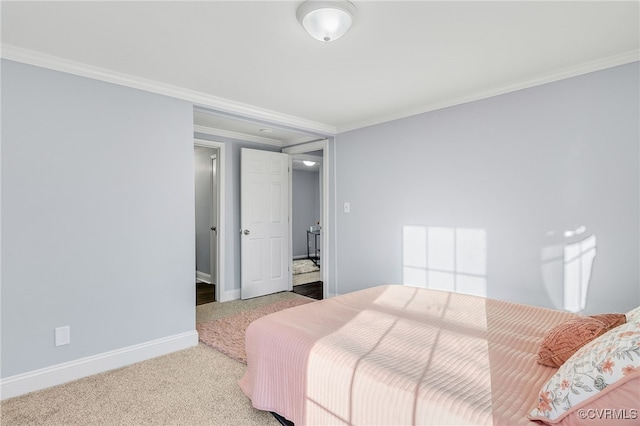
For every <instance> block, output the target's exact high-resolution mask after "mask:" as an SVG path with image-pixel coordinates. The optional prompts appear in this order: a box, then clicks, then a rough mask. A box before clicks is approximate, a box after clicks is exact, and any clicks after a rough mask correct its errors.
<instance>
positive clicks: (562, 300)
mask: <svg viewBox="0 0 640 426" xmlns="http://www.w3.org/2000/svg"><path fill="white" fill-rule="evenodd" d="M576 231H577V232H573V231H565V232H564V233H563V236H564V237H565V238H570V237H573V236H574V235H580V234H581V233H583V232H584V227H580V228H578V230H576ZM579 231H582V232H579ZM541 257H542V279H543V281H544V285H545V289H546V290H547V294H548V295H549V297H550V298H551V302H552V303H553V305H554V307H555V308H557V309H564V310H565V311H569V312H576V313H577V312H581V311H584V310H585V308H586V307H587V294H588V291H589V282H590V281H591V271H592V267H593V261H594V260H595V257H596V236H595V235H591V236H589V237H586V238H584V239H582V240H580V241H578V242H574V243H568V244H564V245H554V246H548V247H544V248H543V249H542V256H541Z"/></svg>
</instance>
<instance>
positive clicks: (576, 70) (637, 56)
mask: <svg viewBox="0 0 640 426" xmlns="http://www.w3.org/2000/svg"><path fill="white" fill-rule="evenodd" d="M639 60H640V50H632V51H629V52H625V53H622V54H620V55H614V56H609V57H607V58H602V59H597V60H595V61H589V62H585V63H582V64H580V65H576V66H572V67H567V68H564V69H561V70H556V71H553V72H550V73H547V74H543V75H540V76H538V77H535V78H532V79H528V80H523V81H520V82H518V83H514V84H507V85H501V86H498V87H495V88H493V89H491V90H487V91H483V92H477V93H473V94H471V95H468V96H462V97H459V98H454V99H448V100H445V101H444V102H437V103H433V104H430V105H426V106H423V107H420V108H417V109H413V110H408V111H400V112H397V113H393V114H390V115H384V116H381V117H377V118H375V119H372V120H364V121H359V122H353V123H350V124H348V125H347V126H343V127H339V128H338V129H337V133H343V132H348V131H351V130H356V129H361V128H363V127H368V126H373V125H376V124H381V123H386V122H388V121H393V120H399V119H401V118H406V117H411V116H414V115H418V114H424V113H426V112H431V111H436V110H439V109H443V108H448V107H452V106H455V105H461V104H465V103H468V102H473V101H478V100H481V99H486V98H490V97H493V96H498V95H504V94H505V93H510V92H515V91H517V90H522V89H528V88H530V87H535V86H539V85H542V84H546V83H553V82H555V81H559V80H564V79H566V78H571V77H577V76H579V75H583V74H588V73H590V72H595V71H601V70H604V69H607V68H613V67H616V66H619V65H625V64H630V63H632V62H637V61H639Z"/></svg>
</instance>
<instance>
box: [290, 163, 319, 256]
mask: <svg viewBox="0 0 640 426" xmlns="http://www.w3.org/2000/svg"><path fill="white" fill-rule="evenodd" d="M292 191H293V194H292V206H291V208H292V214H293V218H292V233H293V235H292V236H291V237H292V243H293V256H294V257H300V256H305V257H306V256H307V230H308V229H309V227H310V226H311V225H316V222H319V221H320V173H319V172H318V171H306V170H294V171H293V176H292ZM310 243H311V244H312V246H311V248H310V250H311V251H310V253H313V241H311V240H310ZM319 246H320V240H319V239H318V248H319Z"/></svg>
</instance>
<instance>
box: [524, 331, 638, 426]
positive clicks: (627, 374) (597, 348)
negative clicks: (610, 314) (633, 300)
mask: <svg viewBox="0 0 640 426" xmlns="http://www.w3.org/2000/svg"><path fill="white" fill-rule="evenodd" d="M639 345H640V319H637V320H633V321H631V320H630V321H629V322H627V323H626V324H622V325H620V326H618V327H616V328H614V329H612V330H609V331H608V332H606V333H605V334H603V335H602V336H600V337H597V338H596V339H594V340H592V341H591V342H589V343H587V344H586V345H584V346H583V347H582V348H580V349H578V351H577V352H576V353H575V354H573V355H572V356H571V357H570V358H569V359H568V360H567V361H566V362H565V363H564V364H562V365H561V366H560V368H558V371H557V372H556V374H554V375H553V376H552V377H551V378H550V379H549V381H547V383H545V384H544V386H543V387H542V389H541V390H540V392H539V394H538V395H539V396H538V404H537V406H536V407H535V408H534V409H533V410H531V412H530V414H529V418H530V419H531V420H540V421H542V422H544V423H546V424H555V423H560V422H561V421H562V420H563V419H564V418H566V417H567V416H569V415H571V414H573V415H575V416H576V419H570V420H577V417H578V416H580V414H581V412H580V410H579V409H580V408H582V407H586V408H590V407H591V408H593V407H594V406H595V405H597V400H598V399H600V398H602V397H603V396H605V395H606V394H607V393H609V394H611V392H619V393H620V395H619V398H610V399H609V398H608V399H607V401H609V402H607V403H608V404H611V403H610V401H611V400H619V401H629V397H630V398H631V400H632V401H634V400H637V385H635V386H623V385H624V384H625V383H626V382H629V381H631V380H632V379H634V381H637V380H636V379H638V378H639V377H640V346H639ZM627 393H632V395H627ZM610 396H613V395H610ZM616 396H618V395H616ZM611 405H612V404H611ZM607 408H610V409H616V408H620V409H631V408H637V407H627V406H625V407H607Z"/></svg>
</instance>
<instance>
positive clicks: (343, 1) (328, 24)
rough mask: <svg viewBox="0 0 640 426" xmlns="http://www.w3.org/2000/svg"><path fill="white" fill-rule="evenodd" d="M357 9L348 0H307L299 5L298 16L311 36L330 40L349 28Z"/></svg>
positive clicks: (337, 37)
mask: <svg viewBox="0 0 640 426" xmlns="http://www.w3.org/2000/svg"><path fill="white" fill-rule="evenodd" d="M356 10H357V9H356V6H355V5H354V4H353V3H351V2H350V1H347V0H333V1H331V0H330V1H320V0H307V1H305V2H304V3H302V4H301V5H300V6H298V11H297V12H296V16H297V17H298V21H300V23H301V24H302V26H303V27H304V29H305V30H307V32H308V33H309V34H310V35H311V37H313V38H315V39H316V40H320V41H325V42H329V41H334V40H337V39H339V38H340V37H342V36H343V35H344V34H345V33H346V32H347V30H349V28H350V27H351V24H352V23H353V18H354V16H355V14H356Z"/></svg>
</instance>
